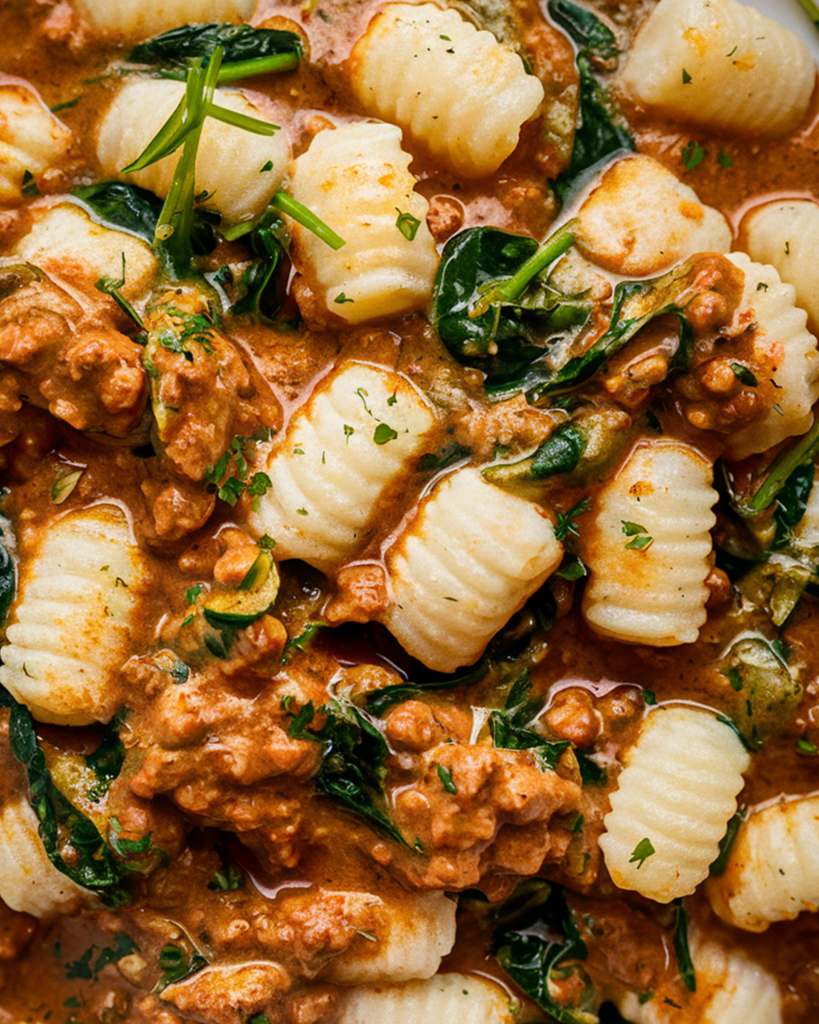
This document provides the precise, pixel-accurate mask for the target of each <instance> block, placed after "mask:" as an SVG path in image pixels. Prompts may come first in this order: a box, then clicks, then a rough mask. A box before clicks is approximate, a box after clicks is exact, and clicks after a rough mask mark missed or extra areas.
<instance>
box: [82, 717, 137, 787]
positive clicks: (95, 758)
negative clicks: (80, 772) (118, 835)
mask: <svg viewBox="0 0 819 1024" xmlns="http://www.w3.org/2000/svg"><path fill="white" fill-rule="evenodd" d="M127 714H128V709H127V708H120V710H119V711H118V712H117V713H116V714H115V715H114V717H113V718H112V719H111V721H110V722H109V723H108V727H107V728H106V730H105V735H104V736H103V738H102V740H100V744H99V746H98V747H97V749H96V750H94V751H92V752H91V753H90V754H89V755H88V756H87V757H86V759H85V763H86V764H87V765H88V767H89V768H93V769H94V772H95V774H96V776H97V779H98V781H97V783H96V784H95V785H94V786H92V788H91V789H90V790H89V791H88V797H89V799H91V800H93V801H94V802H96V801H97V800H101V799H102V797H103V796H104V795H105V794H106V793H107V792H108V790H109V788H110V786H111V783H112V782H113V781H114V779H115V778H116V777H117V776H118V775H119V773H120V770H121V769H122V763H123V761H124V760H125V747H124V746H123V743H122V740H121V739H120V738H119V729H120V726H121V725H122V723H123V722H124V721H125V716H126V715H127Z"/></svg>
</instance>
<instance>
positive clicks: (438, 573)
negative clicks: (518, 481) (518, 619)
mask: <svg viewBox="0 0 819 1024" xmlns="http://www.w3.org/2000/svg"><path fill="white" fill-rule="evenodd" d="M562 554H563V548H562V546H561V545H560V543H559V542H558V540H557V539H556V537H555V532H554V526H553V523H552V520H551V518H550V517H549V515H548V514H547V513H546V511H545V510H544V509H542V508H540V507H539V506H537V505H534V504H532V503H531V502H529V501H527V500H525V499H524V498H520V497H518V496H517V495H513V494H509V493H507V492H506V491H503V490H501V489H500V488H499V487H494V486H493V485H492V484H489V483H486V482H485V481H484V479H483V477H482V476H481V471H480V470H479V469H473V468H467V469H461V470H457V471H456V472H455V473H452V474H451V475H450V476H448V477H446V478H445V479H444V480H442V481H441V482H440V483H439V484H437V485H436V487H435V488H434V489H433V490H432V492H431V493H430V494H429V495H428V496H427V497H426V498H425V499H424V500H423V501H422V503H421V505H420V507H419V509H418V510H417V512H416V514H415V515H414V517H413V518H412V519H411V520H410V521H409V523H408V525H407V526H406V528H405V529H404V531H403V532H402V533H401V534H400V535H399V536H398V538H397V539H396V541H395V542H394V543H393V544H392V545H391V546H390V547H389V548H388V549H387V551H386V555H385V558H386V563H387V571H388V575H389V586H390V590H391V592H392V600H391V603H390V606H389V607H388V608H387V610H386V611H385V612H384V613H383V615H382V617H381V621H382V622H383V623H384V625H385V626H386V627H387V628H388V629H389V630H390V632H391V633H392V634H393V635H394V636H395V637H396V638H397V639H398V641H399V642H400V644H401V646H402V647H404V649H405V650H407V651H408V652H409V653H410V654H411V655H412V656H413V657H415V658H418V660H419V661H422V662H423V663H424V664H425V665H427V666H429V668H433V669H436V670H437V671H440V672H453V671H454V670H455V669H457V668H459V667H460V666H461V665H470V664H472V662H474V661H475V660H476V659H477V658H478V657H479V656H480V654H481V652H482V651H483V649H484V648H485V647H486V645H487V643H489V641H490V640H491V638H492V637H493V636H494V635H495V633H497V631H498V630H499V629H500V628H501V627H502V626H503V625H505V623H506V622H507V621H508V620H509V619H510V618H511V616H512V615H514V613H515V612H516V611H518V609H520V608H521V607H522V606H523V604H524V603H525V601H526V599H527V598H529V597H530V596H531V595H532V594H533V593H534V592H535V591H536V590H537V589H538V587H540V586H541V584H542V583H544V581H545V580H546V578H547V577H548V576H549V575H550V574H551V573H552V572H554V570H555V569H556V568H557V566H558V565H559V564H560V560H561V557H562Z"/></svg>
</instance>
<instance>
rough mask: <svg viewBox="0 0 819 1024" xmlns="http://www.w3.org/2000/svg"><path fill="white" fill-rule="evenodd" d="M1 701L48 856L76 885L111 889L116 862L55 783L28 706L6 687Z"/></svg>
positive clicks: (115, 881) (118, 880)
mask: <svg viewBox="0 0 819 1024" xmlns="http://www.w3.org/2000/svg"><path fill="white" fill-rule="evenodd" d="M3 703H4V704H5V705H6V706H8V707H10V708H11V717H10V721H9V742H10V745H11V750H12V753H13V754H14V756H15V757H16V758H17V760H18V761H19V762H20V764H21V765H23V767H24V768H25V769H26V773H27V775H28V782H29V790H30V797H31V806H32V808H33V809H34V813H35V815H36V816H37V820H38V821H39V823H40V827H39V832H40V838H41V840H42V842H43V847H44V848H45V851H46V854H47V855H48V858H49V860H50V861H51V863H52V864H53V865H54V867H55V868H57V870H58V871H61V872H62V873H63V874H64V875H67V876H68V877H69V878H70V879H71V880H72V881H74V882H76V883H77V884H78V885H82V886H85V888H87V889H92V890H93V891H94V892H98V893H101V894H105V893H107V892H110V891H111V890H113V889H114V887H116V886H118V885H119V884H120V883H121V879H122V876H121V870H120V867H119V864H118V863H117V861H116V860H115V858H114V857H113V856H112V854H111V851H110V850H109V849H108V847H107V845H106V844H105V842H104V841H103V838H102V836H101V835H100V833H99V831H98V829H97V827H96V825H95V824H94V823H93V822H92V821H91V819H90V818H87V817H86V816H85V815H84V814H83V813H82V812H81V811H78V810H77V808H76V807H74V806H73V805H72V804H71V803H69V801H68V800H67V799H66V798H65V797H64V796H63V795H62V793H61V792H60V791H59V790H58V789H57V787H56V786H55V785H54V783H53V781H52V779H51V775H50V773H49V771H48V767H47V766H46V760H45V755H44V754H43V752H42V750H41V749H40V746H39V744H38V742H37V736H36V734H35V732H34V722H33V719H32V717H31V713H30V712H29V710H28V708H26V707H25V706H24V705H23V704H18V703H17V702H16V701H15V700H14V698H13V697H11V695H10V694H8V693H6V692H5V691H4V697H3ZM66 847H70V848H71V850H72V854H73V856H72V858H71V864H70V866H69V864H68V863H66V861H65V860H64V859H63V856H62V850H63V849H65V848H66Z"/></svg>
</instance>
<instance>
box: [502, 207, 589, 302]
mask: <svg viewBox="0 0 819 1024" xmlns="http://www.w3.org/2000/svg"><path fill="white" fill-rule="evenodd" d="M576 228H577V219H574V220H570V221H568V222H567V223H566V224H564V225H563V227H562V228H561V229H560V230H559V231H556V232H555V233H554V234H553V235H551V236H550V237H549V238H547V239H546V241H545V242H543V244H542V245H541V246H540V248H539V249H538V250H537V252H535V253H534V254H533V255H532V256H530V257H529V259H528V260H527V261H526V262H525V263H524V264H523V266H522V267H521V268H520V270H518V271H517V273H516V274H514V275H513V276H512V277H510V278H509V280H508V281H504V282H502V283H501V284H498V285H496V286H495V287H494V288H493V289H492V292H493V295H494V296H495V297H497V298H503V299H506V301H507V302H515V301H516V300H517V299H519V298H520V297H521V295H523V293H524V291H525V290H526V286H527V285H528V284H529V282H530V281H531V280H532V278H533V277H535V276H536V275H537V274H539V273H540V272H541V270H544V269H545V268H546V267H548V266H549V265H550V264H551V263H554V261H555V260H556V259H558V258H559V257H561V256H562V255H563V253H564V252H566V250H567V249H570V248H571V246H572V245H573V244H574V240H575V238H576V237H577V231H576Z"/></svg>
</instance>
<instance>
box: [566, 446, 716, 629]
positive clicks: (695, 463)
mask: <svg viewBox="0 0 819 1024" xmlns="http://www.w3.org/2000/svg"><path fill="white" fill-rule="evenodd" d="M712 479H713V470H712V467H711V463H710V462H709V461H708V460H707V459H706V458H704V457H703V456H702V455H701V454H700V453H699V452H698V451H696V449H694V448H692V447H691V446H689V445H687V444H684V443H682V442H675V441H655V442H652V443H643V444H639V445H638V446H637V447H636V448H634V449H633V450H632V452H631V454H630V455H629V456H628V458H627V459H626V462H625V464H624V465H623V466H622V467H621V468H620V470H619V472H618V473H617V474H616V475H615V476H614V477H613V479H611V480H610V481H609V482H608V483H607V484H605V486H604V487H603V488H602V490H601V491H600V493H599V494H598V495H597V498H596V500H595V504H594V506H593V508H592V516H593V519H592V522H591V523H589V525H588V526H586V528H585V529H584V530H583V531H582V533H581V547H582V557H583V560H584V562H585V563H586V565H587V566H588V568H589V572H590V577H591V578H590V580H589V582H588V585H587V587H586V591H585V593H584V595H583V615H584V617H585V618H586V621H587V622H588V623H589V625H590V626H591V627H592V628H593V629H594V630H595V631H596V632H598V633H601V634H603V635H604V636H611V637H614V638H616V639H617V640H621V641H624V642H626V643H639V644H651V645H652V646H654V647H668V646H672V645H674V644H685V643H693V641H694V640H696V639H697V634H698V632H699V629H700V626H702V624H703V623H704V622H705V619H706V611H705V603H706V601H707V600H708V588H707V587H706V586H705V580H706V577H707V576H708V573H709V571H710V564H709V559H710V555H711V535H710V530H711V527H712V526H713V525H714V523H715V522H716V516H715V515H714V513H713V512H712V511H711V506H712V505H713V504H714V503H715V502H716V500H717V492H716V491H715V490H714V488H713V487H712V486H711V482H712Z"/></svg>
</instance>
